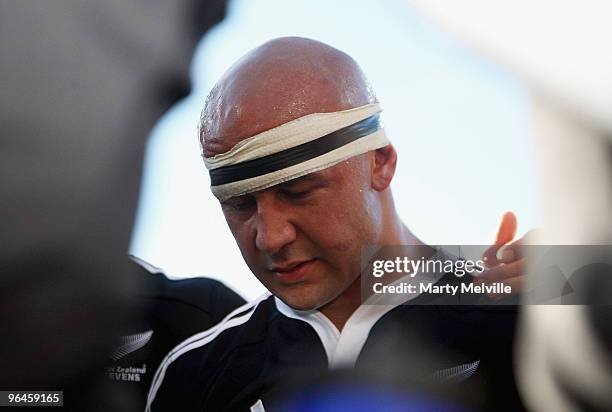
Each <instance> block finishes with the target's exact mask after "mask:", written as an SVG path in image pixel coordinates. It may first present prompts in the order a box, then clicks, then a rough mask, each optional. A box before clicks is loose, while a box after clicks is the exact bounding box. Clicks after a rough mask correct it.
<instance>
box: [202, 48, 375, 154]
mask: <svg viewBox="0 0 612 412" xmlns="http://www.w3.org/2000/svg"><path fill="white" fill-rule="evenodd" d="M375 100H376V98H375V96H374V93H373V91H372V89H371V87H370V86H369V83H368V82H367V80H366V78H365V76H364V75H363V73H362V71H361V69H360V68H359V66H358V65H357V63H356V62H355V61H354V60H353V59H352V58H351V57H350V56H348V55H347V54H345V53H343V52H341V51H339V50H337V49H334V48H332V47H330V46H328V45H326V44H323V43H320V42H317V41H314V40H309V39H302V38H295V37H294V38H281V39H276V40H272V41H270V42H268V43H265V44H264V45H262V46H260V47H258V48H256V49H255V50H253V51H251V52H249V53H248V54H246V55H245V56H244V57H242V58H241V59H240V60H238V61H237V62H236V63H235V64H234V65H233V66H232V67H231V68H230V69H229V70H228V71H227V72H226V73H225V74H224V75H223V76H222V78H221V79H220V80H219V82H218V83H217V84H216V85H215V87H214V88H213V90H212V91H211V93H210V95H209V97H208V99H207V102H206V105H205V108H204V110H203V112H202V119H201V127H200V133H201V135H200V139H201V142H202V147H203V149H204V155H205V156H207V157H210V156H213V155H215V154H219V153H223V152H226V151H228V150H229V149H231V148H232V147H233V146H234V145H235V144H236V143H238V142H240V141H241V140H244V139H246V138H248V137H251V136H253V135H255V134H257V133H261V132H263V131H265V130H268V129H271V128H274V127H276V126H279V125H281V124H283V123H286V122H288V121H291V120H294V119H296V118H298V117H302V116H305V115H308V114H311V113H327V112H335V111H339V110H346V109H351V108H354V107H359V106H363V105H365V104H368V103H372V102H374V101H375Z"/></svg>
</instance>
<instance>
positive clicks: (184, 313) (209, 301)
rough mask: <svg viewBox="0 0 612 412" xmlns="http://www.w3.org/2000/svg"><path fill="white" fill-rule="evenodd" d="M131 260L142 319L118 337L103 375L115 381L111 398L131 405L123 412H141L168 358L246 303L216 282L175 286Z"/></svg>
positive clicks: (177, 283) (198, 281) (182, 281)
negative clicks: (189, 338) (154, 381)
mask: <svg viewBox="0 0 612 412" xmlns="http://www.w3.org/2000/svg"><path fill="white" fill-rule="evenodd" d="M132 260H133V262H134V274H133V276H135V277H137V279H138V281H139V282H140V284H142V285H143V288H142V290H140V291H139V292H138V293H135V294H134V295H133V296H131V299H130V301H131V303H132V305H133V306H134V307H135V310H136V311H138V312H139V313H142V316H141V317H139V318H138V319H135V320H134V321H132V322H130V323H126V324H125V325H123V326H122V328H121V330H120V331H118V332H121V333H122V337H121V338H120V339H119V340H118V342H117V344H116V346H115V348H114V350H113V351H112V352H111V353H110V355H109V358H108V362H107V364H106V367H105V375H106V377H107V378H108V380H109V381H111V384H110V385H109V390H108V393H109V396H108V397H109V398H116V397H117V396H121V395H123V396H122V398H123V399H125V398H132V399H133V404H132V405H130V406H129V407H126V408H125V409H126V410H134V411H136V410H137V411H142V410H143V409H144V407H145V403H146V399H147V392H148V390H149V386H150V385H151V381H152V380H153V375H154V374H155V371H156V370H157V367H158V366H159V364H160V363H161V361H162V359H163V358H164V356H165V355H166V353H168V351H169V350H170V349H172V348H173V347H175V346H176V345H177V344H179V343H180V342H182V341H183V340H185V339H186V338H188V337H189V336H192V335H193V334H194V333H197V332H199V331H202V330H206V329H208V328H210V327H212V326H214V325H215V324H217V323H219V322H220V321H221V320H222V319H223V318H224V317H225V315H227V314H228V313H230V312H231V311H232V310H234V309H236V308H237V307H239V306H240V305H243V304H244V303H245V302H244V299H242V298H241V297H240V296H239V295H238V294H237V293H236V292H234V291H233V290H231V289H230V288H228V287H227V286H225V285H224V284H223V283H221V282H219V281H217V280H214V279H208V278H203V277H194V278H184V279H176V280H173V279H169V278H168V277H167V276H166V275H165V273H164V272H163V271H162V270H161V269H159V268H157V267H155V266H153V265H151V264H149V263H147V262H145V261H143V260H141V259H139V258H137V257H134V256H132ZM126 406H127V405H126ZM109 408H110V405H109Z"/></svg>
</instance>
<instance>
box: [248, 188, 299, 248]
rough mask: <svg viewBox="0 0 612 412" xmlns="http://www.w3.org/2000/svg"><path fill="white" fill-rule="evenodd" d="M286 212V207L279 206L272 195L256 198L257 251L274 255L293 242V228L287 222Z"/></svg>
mask: <svg viewBox="0 0 612 412" xmlns="http://www.w3.org/2000/svg"><path fill="white" fill-rule="evenodd" d="M287 212H288V210H287V207H286V206H283V205H281V204H279V202H278V200H276V199H275V196H274V193H261V196H258V197H257V216H256V231H257V234H256V236H255V245H256V246H257V249H259V250H261V251H262V252H266V253H268V254H275V253H277V252H279V251H280V250H281V249H282V248H283V247H285V246H286V245H288V244H290V243H292V242H293V241H294V240H295V237H296V232H295V227H294V226H293V224H292V223H291V222H290V221H289V219H288V213H287Z"/></svg>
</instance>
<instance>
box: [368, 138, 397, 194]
mask: <svg viewBox="0 0 612 412" xmlns="http://www.w3.org/2000/svg"><path fill="white" fill-rule="evenodd" d="M396 165H397V152H396V151H395V148H394V147H393V146H392V145H390V144H389V145H387V146H385V147H381V148H380V149H376V150H375V151H374V156H373V157H372V188H373V189H374V190H377V191H379V192H381V191H383V190H385V189H387V188H388V187H389V185H390V184H391V180H393V176H394V175H395V166H396Z"/></svg>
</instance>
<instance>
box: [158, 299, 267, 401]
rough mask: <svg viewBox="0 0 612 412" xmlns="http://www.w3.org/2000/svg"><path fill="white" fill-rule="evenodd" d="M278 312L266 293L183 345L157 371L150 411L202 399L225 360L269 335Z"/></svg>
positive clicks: (171, 352)
mask: <svg viewBox="0 0 612 412" xmlns="http://www.w3.org/2000/svg"><path fill="white" fill-rule="evenodd" d="M277 313H278V312H277V310H276V305H275V302H274V299H273V297H272V296H271V295H270V294H269V293H266V294H264V295H263V296H261V297H260V298H258V299H256V300H254V301H251V302H248V303H246V304H244V305H242V306H240V307H239V308H237V309H235V310H233V311H232V312H231V313H229V314H228V315H227V316H226V317H225V318H223V320H222V321H221V322H219V323H218V324H217V325H215V326H213V327H212V328H210V329H208V330H205V331H202V332H200V333H197V334H195V335H193V336H191V337H189V338H187V339H186V340H184V341H183V342H181V343H180V344H179V345H177V346H176V347H175V348H173V349H172V350H171V351H170V352H169V353H168V354H167V355H166V357H165V358H164V360H163V361H162V363H161V364H160V366H159V368H158V369H157V372H156V374H155V376H154V378H153V382H152V384H151V387H150V389H149V395H148V400H147V410H150V407H151V405H155V409H157V408H161V410H165V408H166V406H167V407H171V406H172V405H176V403H175V399H184V397H185V396H187V397H191V396H193V397H198V396H200V395H199V394H201V393H202V392H203V391H202V388H203V385H205V384H206V383H207V382H209V381H210V378H211V375H212V374H214V373H215V371H216V370H217V369H218V365H219V364H220V363H221V362H222V361H223V359H224V357H225V356H226V355H227V354H228V353H231V352H232V351H233V350H235V349H236V348H237V347H239V346H241V345H246V344H249V343H252V342H256V341H258V340H260V339H262V338H263V337H264V336H266V332H267V328H268V327H269V325H270V322H269V321H270V320H271V318H274V317H275V315H276V314H277ZM168 402H171V403H168ZM190 403H193V404H197V401H194V400H191V401H190Z"/></svg>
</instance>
